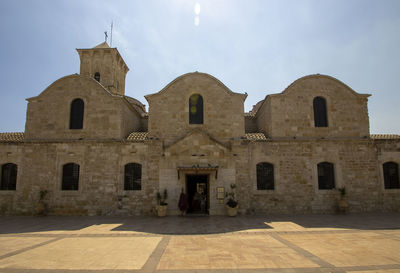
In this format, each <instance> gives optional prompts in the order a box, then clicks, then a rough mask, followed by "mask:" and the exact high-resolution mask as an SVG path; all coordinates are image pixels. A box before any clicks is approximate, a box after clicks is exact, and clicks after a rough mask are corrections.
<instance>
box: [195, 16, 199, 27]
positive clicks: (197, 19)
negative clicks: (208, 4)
mask: <svg viewBox="0 0 400 273" xmlns="http://www.w3.org/2000/svg"><path fill="white" fill-rule="evenodd" d="M199 24H200V18H199V16H196V17H195V18H194V25H195V26H196V27H197V26H198V25H199Z"/></svg>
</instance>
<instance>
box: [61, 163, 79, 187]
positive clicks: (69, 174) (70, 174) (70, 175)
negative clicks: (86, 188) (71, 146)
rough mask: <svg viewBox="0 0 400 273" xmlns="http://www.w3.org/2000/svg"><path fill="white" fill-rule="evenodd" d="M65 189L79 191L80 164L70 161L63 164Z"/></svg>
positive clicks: (63, 184)
mask: <svg viewBox="0 0 400 273" xmlns="http://www.w3.org/2000/svg"><path fill="white" fill-rule="evenodd" d="M61 189H62V190H63V191H77V190H78V189H79V165H78V164H75V163H68V164H65V165H64V166H63V176H62V186H61Z"/></svg>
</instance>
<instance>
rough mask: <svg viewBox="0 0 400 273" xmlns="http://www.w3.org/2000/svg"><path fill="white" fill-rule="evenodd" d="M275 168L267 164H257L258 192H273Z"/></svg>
mask: <svg viewBox="0 0 400 273" xmlns="http://www.w3.org/2000/svg"><path fill="white" fill-rule="evenodd" d="M274 188H275V186H274V166H273V165H272V164H270V163H267V162H262V163H258V164H257V190H273V189H274Z"/></svg>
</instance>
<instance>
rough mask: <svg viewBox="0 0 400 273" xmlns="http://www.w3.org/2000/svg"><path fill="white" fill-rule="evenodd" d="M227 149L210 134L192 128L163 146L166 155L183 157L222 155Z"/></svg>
mask: <svg viewBox="0 0 400 273" xmlns="http://www.w3.org/2000/svg"><path fill="white" fill-rule="evenodd" d="M228 151H229V147H227V146H226V145H224V144H222V143H220V142H218V141H217V140H215V139H214V138H212V137H211V136H210V135H208V134H206V133H204V132H202V131H200V130H194V131H192V132H190V133H189V134H187V135H186V136H184V137H183V138H181V139H179V140H178V141H176V142H174V143H172V144H170V145H168V146H166V147H165V152H164V153H165V155H166V156H184V157H191V156H192V157H199V158H202V157H218V156H223V155H224V154H226V153H227V152H228Z"/></svg>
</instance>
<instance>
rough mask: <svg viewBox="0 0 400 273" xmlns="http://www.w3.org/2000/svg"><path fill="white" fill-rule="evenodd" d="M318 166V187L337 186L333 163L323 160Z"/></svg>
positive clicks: (329, 187) (321, 188) (325, 188)
mask: <svg viewBox="0 0 400 273" xmlns="http://www.w3.org/2000/svg"><path fill="white" fill-rule="evenodd" d="M317 168H318V189H319V190H331V189H334V188H335V175H334V170H333V164H332V163H329V162H321V163H319V164H318V165H317Z"/></svg>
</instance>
